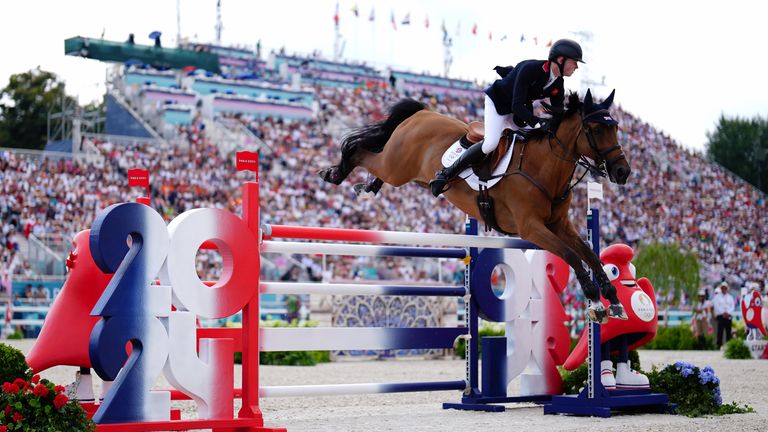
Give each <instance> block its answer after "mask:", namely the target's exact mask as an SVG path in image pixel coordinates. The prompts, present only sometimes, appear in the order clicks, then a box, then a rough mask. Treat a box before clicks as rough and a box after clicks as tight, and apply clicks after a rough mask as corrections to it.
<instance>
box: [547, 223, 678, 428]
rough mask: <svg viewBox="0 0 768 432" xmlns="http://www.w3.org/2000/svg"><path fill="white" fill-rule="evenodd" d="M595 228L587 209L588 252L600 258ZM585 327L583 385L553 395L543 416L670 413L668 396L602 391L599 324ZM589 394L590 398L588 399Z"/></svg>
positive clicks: (636, 392)
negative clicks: (586, 369)
mask: <svg viewBox="0 0 768 432" xmlns="http://www.w3.org/2000/svg"><path fill="white" fill-rule="evenodd" d="M599 227H600V212H599V211H598V210H597V209H594V208H591V209H589V212H588V213H587V236H588V237H589V240H590V242H591V243H592V250H594V251H595V253H596V254H597V255H598V256H600V229H599ZM593 280H594V279H593ZM588 325H589V338H590V341H589V349H590V352H589V356H588V358H587V362H589V366H590V369H591V372H592V373H591V375H589V376H588V377H587V385H586V386H585V387H584V390H582V392H581V393H579V394H578V395H563V396H553V397H552V401H551V402H550V403H548V404H546V405H544V414H574V415H584V416H593V417H610V416H611V410H620V409H625V410H630V409H631V410H633V411H643V412H648V411H655V412H668V411H672V410H674V408H675V405H673V404H670V403H669V396H668V395H666V394H663V393H651V390H640V389H637V390H614V391H610V392H609V391H607V390H605V387H603V384H602V382H601V381H600V351H601V350H600V324H598V323H595V322H590V323H589V324H588ZM590 388H591V389H590ZM590 390H592V391H590ZM590 393H591V396H592V397H590Z"/></svg>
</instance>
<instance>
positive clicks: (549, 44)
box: [547, 39, 552, 48]
mask: <svg viewBox="0 0 768 432" xmlns="http://www.w3.org/2000/svg"><path fill="white" fill-rule="evenodd" d="M551 47H552V39H550V40H549V42H547V48H551Z"/></svg>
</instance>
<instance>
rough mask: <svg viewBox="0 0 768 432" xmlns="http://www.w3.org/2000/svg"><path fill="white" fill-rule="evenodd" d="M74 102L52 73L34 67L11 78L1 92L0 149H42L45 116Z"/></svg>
mask: <svg viewBox="0 0 768 432" xmlns="http://www.w3.org/2000/svg"><path fill="white" fill-rule="evenodd" d="M73 102H74V99H73V98H71V97H70V96H67V95H66V93H65V91H64V83H63V82H62V81H61V80H59V78H58V77H57V76H56V74H54V73H52V72H47V71H43V70H40V68H37V69H32V70H30V71H28V72H23V73H19V74H14V75H11V78H10V79H9V81H8V85H7V86H6V87H5V88H3V89H2V90H0V146H3V147H14V148H27V149H36V150H41V149H42V148H43V147H45V143H46V138H47V136H46V135H47V124H48V123H47V122H48V113H49V112H52V111H53V112H55V111H56V107H60V106H73ZM75 106H76V105H75Z"/></svg>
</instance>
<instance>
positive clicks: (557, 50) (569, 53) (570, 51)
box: [549, 39, 584, 63]
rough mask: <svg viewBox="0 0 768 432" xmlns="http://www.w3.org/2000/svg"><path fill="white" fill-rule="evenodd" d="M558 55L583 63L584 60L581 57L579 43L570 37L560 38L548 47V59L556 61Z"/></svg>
mask: <svg viewBox="0 0 768 432" xmlns="http://www.w3.org/2000/svg"><path fill="white" fill-rule="evenodd" d="M560 56H563V57H565V58H569V59H574V60H576V61H577V62H579V63H584V60H582V59H581V56H582V52H581V45H579V44H578V43H577V42H576V41H572V40H570V39H560V40H558V41H557V42H555V43H554V44H552V48H550V49H549V60H553V61H556V60H557V58H558V57H560Z"/></svg>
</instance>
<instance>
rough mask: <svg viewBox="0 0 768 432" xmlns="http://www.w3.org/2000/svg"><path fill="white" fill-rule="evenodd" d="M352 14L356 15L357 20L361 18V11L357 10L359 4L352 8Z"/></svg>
mask: <svg viewBox="0 0 768 432" xmlns="http://www.w3.org/2000/svg"><path fill="white" fill-rule="evenodd" d="M352 13H353V14H355V18H357V17H359V16H360V9H358V8H357V3H355V5H354V6H352Z"/></svg>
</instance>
